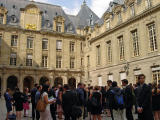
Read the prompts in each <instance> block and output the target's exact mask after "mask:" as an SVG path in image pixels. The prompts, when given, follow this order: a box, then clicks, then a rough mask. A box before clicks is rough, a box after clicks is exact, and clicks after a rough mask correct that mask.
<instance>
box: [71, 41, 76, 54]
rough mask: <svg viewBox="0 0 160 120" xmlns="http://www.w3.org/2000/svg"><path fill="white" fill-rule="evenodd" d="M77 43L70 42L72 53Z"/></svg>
mask: <svg viewBox="0 0 160 120" xmlns="http://www.w3.org/2000/svg"><path fill="white" fill-rule="evenodd" d="M74 47H75V42H70V52H74Z"/></svg>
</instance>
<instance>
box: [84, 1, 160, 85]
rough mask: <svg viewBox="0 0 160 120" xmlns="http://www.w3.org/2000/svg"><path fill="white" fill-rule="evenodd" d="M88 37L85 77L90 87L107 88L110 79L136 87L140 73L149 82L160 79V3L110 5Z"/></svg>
mask: <svg viewBox="0 0 160 120" xmlns="http://www.w3.org/2000/svg"><path fill="white" fill-rule="evenodd" d="M102 19H103V21H104V22H103V24H101V25H99V24H97V25H96V26H95V27H94V30H92V29H90V30H89V32H90V34H88V35H87V40H86V41H85V42H86V46H87V47H86V48H85V57H84V58H85V73H86V74H85V78H86V81H88V84H91V85H99V86H105V85H106V81H107V80H115V81H117V82H118V83H119V85H121V80H122V79H128V80H129V82H130V83H133V84H135V83H136V81H137V76H138V75H139V74H142V73H143V74H145V75H146V82H147V83H152V82H156V83H158V81H159V80H160V34H159V33H160V27H159V26H160V24H159V23H160V1H159V0H125V1H123V0H121V1H117V2H116V0H115V1H114V2H111V3H110V6H109V8H108V10H107V11H106V12H105V13H104V15H103V18H102Z"/></svg>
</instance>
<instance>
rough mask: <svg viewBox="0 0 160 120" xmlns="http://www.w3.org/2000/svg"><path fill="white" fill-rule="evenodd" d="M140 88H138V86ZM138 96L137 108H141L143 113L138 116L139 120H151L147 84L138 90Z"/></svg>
mask: <svg viewBox="0 0 160 120" xmlns="http://www.w3.org/2000/svg"><path fill="white" fill-rule="evenodd" d="M139 87H140V86H139ZM138 90H140V91H139V95H138V98H137V105H138V107H142V108H143V112H142V113H140V114H138V115H139V120H153V114H152V102H151V98H152V92H151V87H150V86H148V85H147V84H144V85H143V86H142V88H141V89H138Z"/></svg>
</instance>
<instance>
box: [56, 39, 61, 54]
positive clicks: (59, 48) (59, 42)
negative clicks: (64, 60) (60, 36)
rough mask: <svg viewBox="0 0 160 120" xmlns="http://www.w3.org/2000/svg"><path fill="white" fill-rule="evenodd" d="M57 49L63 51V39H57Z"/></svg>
mask: <svg viewBox="0 0 160 120" xmlns="http://www.w3.org/2000/svg"><path fill="white" fill-rule="evenodd" d="M56 50H57V51H61V50H62V40H57V41H56Z"/></svg>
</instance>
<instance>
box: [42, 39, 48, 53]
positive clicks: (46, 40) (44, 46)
mask: <svg viewBox="0 0 160 120" xmlns="http://www.w3.org/2000/svg"><path fill="white" fill-rule="evenodd" d="M42 49H43V50H47V49H48V39H46V38H43V39H42Z"/></svg>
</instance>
